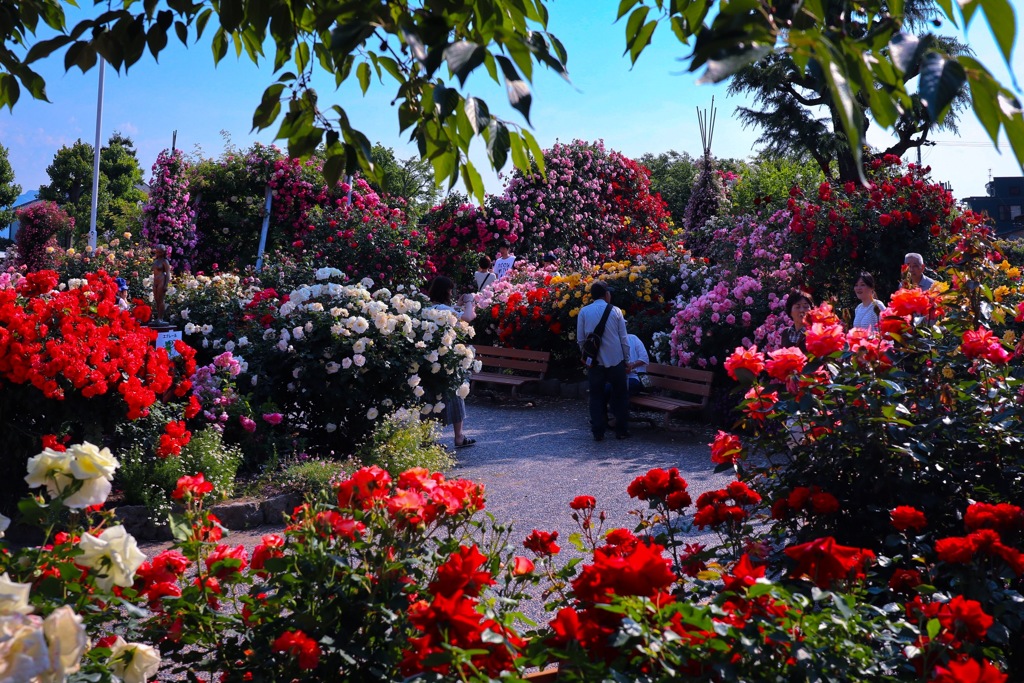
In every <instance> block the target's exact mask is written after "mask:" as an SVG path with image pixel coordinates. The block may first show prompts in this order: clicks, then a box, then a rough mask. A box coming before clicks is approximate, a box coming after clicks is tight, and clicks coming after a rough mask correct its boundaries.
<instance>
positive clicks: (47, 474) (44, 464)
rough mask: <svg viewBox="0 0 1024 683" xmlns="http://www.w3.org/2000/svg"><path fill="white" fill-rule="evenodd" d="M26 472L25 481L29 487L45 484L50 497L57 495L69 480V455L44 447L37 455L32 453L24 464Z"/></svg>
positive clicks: (33, 487)
mask: <svg viewBox="0 0 1024 683" xmlns="http://www.w3.org/2000/svg"><path fill="white" fill-rule="evenodd" d="M26 467H27V468H28V474H27V475H25V481H26V482H28V487H29V488H30V489H35V488H39V487H40V486H45V487H46V490H47V492H48V493H49V494H50V496H51V497H54V498H55V497H57V496H58V495H59V494H60V489H62V488H64V487H65V486H67V485H68V484H69V483H70V481H71V472H70V467H71V455H70V454H69V453H61V452H59V451H55V450H53V449H52V448H44V449H43V452H42V453H40V454H39V455H33V456H32V457H31V458H29V459H28V463H27V465H26Z"/></svg>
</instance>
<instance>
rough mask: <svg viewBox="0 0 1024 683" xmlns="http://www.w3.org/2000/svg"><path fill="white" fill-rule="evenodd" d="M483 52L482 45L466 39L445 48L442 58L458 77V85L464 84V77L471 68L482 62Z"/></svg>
mask: <svg viewBox="0 0 1024 683" xmlns="http://www.w3.org/2000/svg"><path fill="white" fill-rule="evenodd" d="M485 52H486V50H484V48H483V47H481V46H480V45H477V44H476V43H471V42H469V41H468V40H460V41H458V42H456V43H452V44H451V45H449V46H448V47H446V48H445V50H444V59H445V61H446V62H448V68H449V69H451V70H452V73H453V74H455V76H456V77H457V78H458V79H459V85H462V86H464V85H466V78H467V77H468V76H469V74H470V73H471V72H472V71H473V69H475V68H477V67H478V66H480V65H481V64H483V61H484V53H485Z"/></svg>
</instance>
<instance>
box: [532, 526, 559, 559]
mask: <svg viewBox="0 0 1024 683" xmlns="http://www.w3.org/2000/svg"><path fill="white" fill-rule="evenodd" d="M557 540H558V532H557V531H550V532H548V531H538V530H537V529H534V530H533V531H532V532H530V535H529V536H527V537H526V540H525V541H523V547H524V548H526V549H527V550H532V551H533V552H535V553H537V554H538V555H557V554H558V552H559V551H560V550H561V548H559V547H558V544H557V543H555V541H557Z"/></svg>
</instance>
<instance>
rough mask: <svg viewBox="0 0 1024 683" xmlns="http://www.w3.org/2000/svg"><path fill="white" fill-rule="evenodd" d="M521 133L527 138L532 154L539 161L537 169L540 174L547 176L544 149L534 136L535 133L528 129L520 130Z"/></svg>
mask: <svg viewBox="0 0 1024 683" xmlns="http://www.w3.org/2000/svg"><path fill="white" fill-rule="evenodd" d="M520 135H522V136H523V139H524V140H526V145H527V147H529V149H530V154H531V155H532V156H533V160H534V161H535V162H536V163H537V170H539V171H540V174H541V175H542V176H544V177H545V178H547V167H546V165H545V164H544V150H543V149H541V146H540V145H539V144H537V138H535V137H533V134H532V133H530V131H528V130H522V131H520Z"/></svg>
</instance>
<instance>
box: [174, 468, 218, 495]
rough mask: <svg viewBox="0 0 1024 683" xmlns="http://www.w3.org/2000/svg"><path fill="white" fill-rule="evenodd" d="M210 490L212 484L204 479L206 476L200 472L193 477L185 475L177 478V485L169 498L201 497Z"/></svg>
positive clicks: (211, 489)
mask: <svg viewBox="0 0 1024 683" xmlns="http://www.w3.org/2000/svg"><path fill="white" fill-rule="evenodd" d="M211 491H213V484H212V483H211V482H208V481H206V477H205V476H203V473H202V472H200V473H199V474H197V475H195V476H194V477H190V476H188V475H185V476H183V477H181V478H180V479H178V486H177V488H175V489H174V493H172V494H171V498H173V499H174V500H182V499H183V498H184V499H191V498H202V497H203V496H205V495H206V494H207V493H209V492H211Z"/></svg>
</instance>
